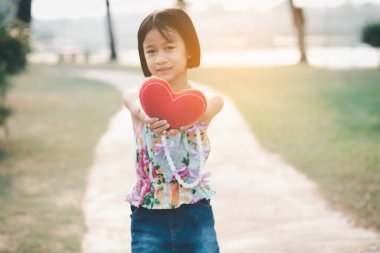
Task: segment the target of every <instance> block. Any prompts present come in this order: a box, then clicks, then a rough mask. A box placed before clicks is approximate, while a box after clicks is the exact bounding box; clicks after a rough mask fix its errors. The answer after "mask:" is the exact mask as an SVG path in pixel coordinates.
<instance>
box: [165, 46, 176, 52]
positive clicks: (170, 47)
mask: <svg viewBox="0 0 380 253" xmlns="http://www.w3.org/2000/svg"><path fill="white" fill-rule="evenodd" d="M174 48H175V47H173V46H168V47H166V50H167V51H170V50H172V49H174Z"/></svg>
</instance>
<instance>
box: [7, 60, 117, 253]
mask: <svg viewBox="0 0 380 253" xmlns="http://www.w3.org/2000/svg"><path fill="white" fill-rule="evenodd" d="M10 81H11V83H12V85H13V87H12V89H11V90H10V91H9V93H8V96H7V101H8V104H10V105H11V107H13V109H14V110H15V113H14V115H13V116H12V117H11V118H10V120H9V127H10V132H11V135H10V137H9V138H4V137H3V135H2V137H1V139H0V203H1V204H0V252H2V253H6V252H7V253H10V252H12V253H13V252H17V253H24V252H25V253H26V252H27V253H38V252H60V253H64V252H65V253H66V252H80V246H81V239H82V236H83V234H84V232H85V226H84V219H83V214H82V210H81V200H82V197H83V194H84V191H85V187H86V185H85V184H86V181H85V180H86V178H87V175H88V172H89V168H90V167H91V164H92V162H93V157H94V147H95V145H96V143H97V141H98V139H99V138H100V136H101V135H102V133H103V132H105V130H106V129H107V126H108V121H109V119H110V117H111V116H112V115H113V114H115V113H116V112H117V111H118V110H119V109H120V108H121V95H120V94H119V92H118V91H115V90H113V89H112V88H110V87H109V86H106V85H104V84H101V83H99V82H95V81H88V80H85V79H81V78H78V77H70V76H68V75H67V74H66V68H63V67H57V66H55V67H49V66H29V69H28V70H27V71H26V72H25V73H23V74H21V75H18V76H15V77H13V78H11V79H10Z"/></svg>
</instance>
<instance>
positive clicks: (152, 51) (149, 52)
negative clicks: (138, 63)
mask: <svg viewBox="0 0 380 253" xmlns="http://www.w3.org/2000/svg"><path fill="white" fill-rule="evenodd" d="M145 53H146V54H154V50H153V49H151V50H148V51H146V52H145Z"/></svg>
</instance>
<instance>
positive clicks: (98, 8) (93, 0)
mask: <svg viewBox="0 0 380 253" xmlns="http://www.w3.org/2000/svg"><path fill="white" fill-rule="evenodd" d="M283 1H285V0H265V1H263V0H233V1H232V0H187V3H189V5H188V6H189V7H188V8H189V11H193V12H201V11H207V9H208V8H212V6H215V5H220V6H222V7H223V8H225V9H226V10H230V11H243V10H249V9H251V8H255V9H258V10H262V11H265V10H269V9H270V8H272V7H274V6H276V5H277V4H279V3H281V2H283ZM294 1H295V3H296V4H297V5H298V6H300V7H305V6H307V7H310V6H311V7H334V6H337V5H340V4H342V3H344V2H347V1H350V2H352V3H353V4H362V3H368V2H371V3H376V4H380V0H317V1H316V0H294ZM176 2H177V1H176V0H138V1H136V0H110V3H111V11H112V14H113V15H114V16H121V15H127V14H130V13H141V14H144V13H146V14H148V13H150V12H151V11H153V10H156V9H160V8H165V7H171V6H174V5H175V3H176ZM32 3H33V6H32V15H33V18H36V19H40V20H51V19H57V18H67V19H76V18H84V17H102V16H104V15H105V3H106V1H105V0H64V1H62V0H33V1H32Z"/></svg>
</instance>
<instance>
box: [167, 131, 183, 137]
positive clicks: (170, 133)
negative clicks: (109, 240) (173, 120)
mask: <svg viewBox="0 0 380 253" xmlns="http://www.w3.org/2000/svg"><path fill="white" fill-rule="evenodd" d="M180 132H181V131H180V130H179V129H170V130H169V131H168V135H169V136H174V135H176V134H178V133H180Z"/></svg>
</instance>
